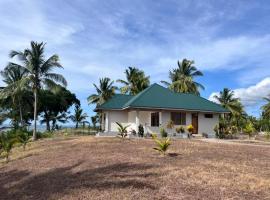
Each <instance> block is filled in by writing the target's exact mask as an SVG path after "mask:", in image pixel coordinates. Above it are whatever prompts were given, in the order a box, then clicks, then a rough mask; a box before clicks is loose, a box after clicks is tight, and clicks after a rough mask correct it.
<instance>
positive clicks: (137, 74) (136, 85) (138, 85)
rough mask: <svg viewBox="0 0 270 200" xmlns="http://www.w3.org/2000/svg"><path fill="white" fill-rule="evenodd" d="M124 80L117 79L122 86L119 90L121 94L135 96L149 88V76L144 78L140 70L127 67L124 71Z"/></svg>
mask: <svg viewBox="0 0 270 200" xmlns="http://www.w3.org/2000/svg"><path fill="white" fill-rule="evenodd" d="M125 74H126V80H121V79H118V80H117V82H119V83H122V84H123V85H124V86H123V87H121V88H120V90H121V93H122V94H126V93H129V94H132V95H136V94H138V93H139V92H141V91H143V90H144V89H145V88H147V87H149V84H150V81H149V78H150V77H149V76H147V77H146V76H145V74H144V72H143V71H142V70H139V69H138V68H136V67H128V69H126V70H125Z"/></svg>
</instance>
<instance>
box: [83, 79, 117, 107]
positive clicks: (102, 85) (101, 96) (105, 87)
mask: <svg viewBox="0 0 270 200" xmlns="http://www.w3.org/2000/svg"><path fill="white" fill-rule="evenodd" d="M93 85H94V87H95V89H96V94H92V95H90V96H89V97H88V98H87V101H88V103H89V104H96V105H101V104H103V103H104V102H106V101H108V100H109V99H110V98H111V97H112V96H113V95H114V93H115V90H116V89H117V88H116V87H115V86H113V81H111V79H110V78H107V77H105V78H101V79H99V86H97V85H96V84H93Z"/></svg>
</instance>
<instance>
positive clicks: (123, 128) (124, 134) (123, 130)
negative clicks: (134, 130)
mask: <svg viewBox="0 0 270 200" xmlns="http://www.w3.org/2000/svg"><path fill="white" fill-rule="evenodd" d="M116 124H117V125H118V132H119V134H118V135H119V136H120V137H122V138H125V137H127V128H128V127H129V126H130V125H127V126H123V125H122V124H121V123H119V122H116Z"/></svg>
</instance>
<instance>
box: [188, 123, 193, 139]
mask: <svg viewBox="0 0 270 200" xmlns="http://www.w3.org/2000/svg"><path fill="white" fill-rule="evenodd" d="M187 131H188V138H190V136H191V135H192V133H193V131H194V127H193V126H192V124H190V125H188V126H187Z"/></svg>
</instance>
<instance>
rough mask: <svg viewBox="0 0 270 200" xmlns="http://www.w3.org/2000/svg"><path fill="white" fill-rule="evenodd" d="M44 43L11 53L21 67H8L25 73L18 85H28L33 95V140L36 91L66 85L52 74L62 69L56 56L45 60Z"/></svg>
mask: <svg viewBox="0 0 270 200" xmlns="http://www.w3.org/2000/svg"><path fill="white" fill-rule="evenodd" d="M44 50H45V43H43V42H41V43H37V42H33V41H32V42H31V47H30V49H25V50H24V51H11V53H10V57H11V58H13V57H17V58H18V59H19V60H20V61H21V62H22V64H23V65H20V64H16V63H10V64H9V65H12V66H16V67H18V68H20V69H21V70H24V71H26V72H25V73H26V77H25V78H23V79H22V80H21V81H20V83H21V85H24V84H25V83H27V84H29V85H30V86H31V88H32V90H33V93H34V130H33V139H34V140H35V139H36V130H37V103H38V91H39V90H40V88H41V87H42V86H46V87H48V88H54V87H56V86H57V83H60V84H62V85H63V86H66V85H67V81H66V79H65V78H64V77H63V76H62V75H60V74H57V73H53V72H52V71H53V69H55V68H63V67H62V65H61V64H60V63H59V57H58V55H56V54H55V55H52V56H51V57H50V58H49V59H47V60H46V59H45V55H44Z"/></svg>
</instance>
